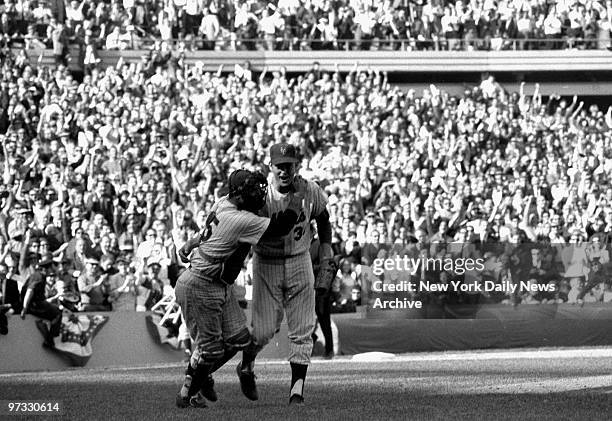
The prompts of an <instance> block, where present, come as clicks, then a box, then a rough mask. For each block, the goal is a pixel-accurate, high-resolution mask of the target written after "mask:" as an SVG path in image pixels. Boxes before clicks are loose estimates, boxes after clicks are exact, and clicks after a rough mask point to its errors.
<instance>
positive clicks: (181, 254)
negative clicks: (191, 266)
mask: <svg viewBox="0 0 612 421" xmlns="http://www.w3.org/2000/svg"><path fill="white" fill-rule="evenodd" d="M190 254H191V252H188V251H187V250H186V249H185V247H181V248H180V250H179V252H178V255H179V258H180V259H181V262H183V263H189V255H190Z"/></svg>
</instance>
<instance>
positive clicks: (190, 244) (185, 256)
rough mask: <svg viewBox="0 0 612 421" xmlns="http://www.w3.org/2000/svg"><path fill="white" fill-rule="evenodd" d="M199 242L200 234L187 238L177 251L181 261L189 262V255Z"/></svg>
mask: <svg viewBox="0 0 612 421" xmlns="http://www.w3.org/2000/svg"><path fill="white" fill-rule="evenodd" d="M198 244H200V236H197V237H194V238H192V239H190V240H187V242H186V243H185V244H183V247H181V248H180V250H179V251H178V255H179V257H180V259H181V262H183V263H189V255H190V254H191V252H192V251H193V249H194V248H196V247H197V246H198Z"/></svg>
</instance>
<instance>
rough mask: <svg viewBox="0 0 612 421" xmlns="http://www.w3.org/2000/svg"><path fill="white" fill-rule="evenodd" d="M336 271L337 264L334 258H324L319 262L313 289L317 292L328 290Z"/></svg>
mask: <svg viewBox="0 0 612 421" xmlns="http://www.w3.org/2000/svg"><path fill="white" fill-rule="evenodd" d="M337 272H338V264H337V263H336V262H335V260H334V259H325V260H323V261H322V262H321V267H320V268H319V273H318V274H317V279H315V284H314V287H315V290H316V291H317V292H318V293H323V294H324V293H326V292H328V291H329V290H330V288H331V286H332V282H334V278H335V277H336V273H337Z"/></svg>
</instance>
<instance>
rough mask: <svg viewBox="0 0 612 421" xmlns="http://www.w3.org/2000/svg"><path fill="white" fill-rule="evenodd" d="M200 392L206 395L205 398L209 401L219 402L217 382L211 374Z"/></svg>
mask: <svg viewBox="0 0 612 421" xmlns="http://www.w3.org/2000/svg"><path fill="white" fill-rule="evenodd" d="M200 392H202V395H204V397H205V398H206V399H208V400H209V401H211V402H217V392H215V381H214V380H213V378H212V376H211V375H210V374H209V375H208V377H207V378H206V381H205V382H204V385H202V388H201V389H200Z"/></svg>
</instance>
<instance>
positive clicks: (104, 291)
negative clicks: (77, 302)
mask: <svg viewBox="0 0 612 421" xmlns="http://www.w3.org/2000/svg"><path fill="white" fill-rule="evenodd" d="M99 266H100V261H99V260H97V259H94V258H93V257H88V258H87V259H85V271H84V272H83V273H81V274H80V275H79V277H78V280H77V283H78V287H79V291H80V292H81V306H82V309H83V311H109V310H111V307H110V305H109V303H108V273H107V270H108V263H106V265H105V267H104V268H103V269H102V271H100V270H99Z"/></svg>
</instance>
